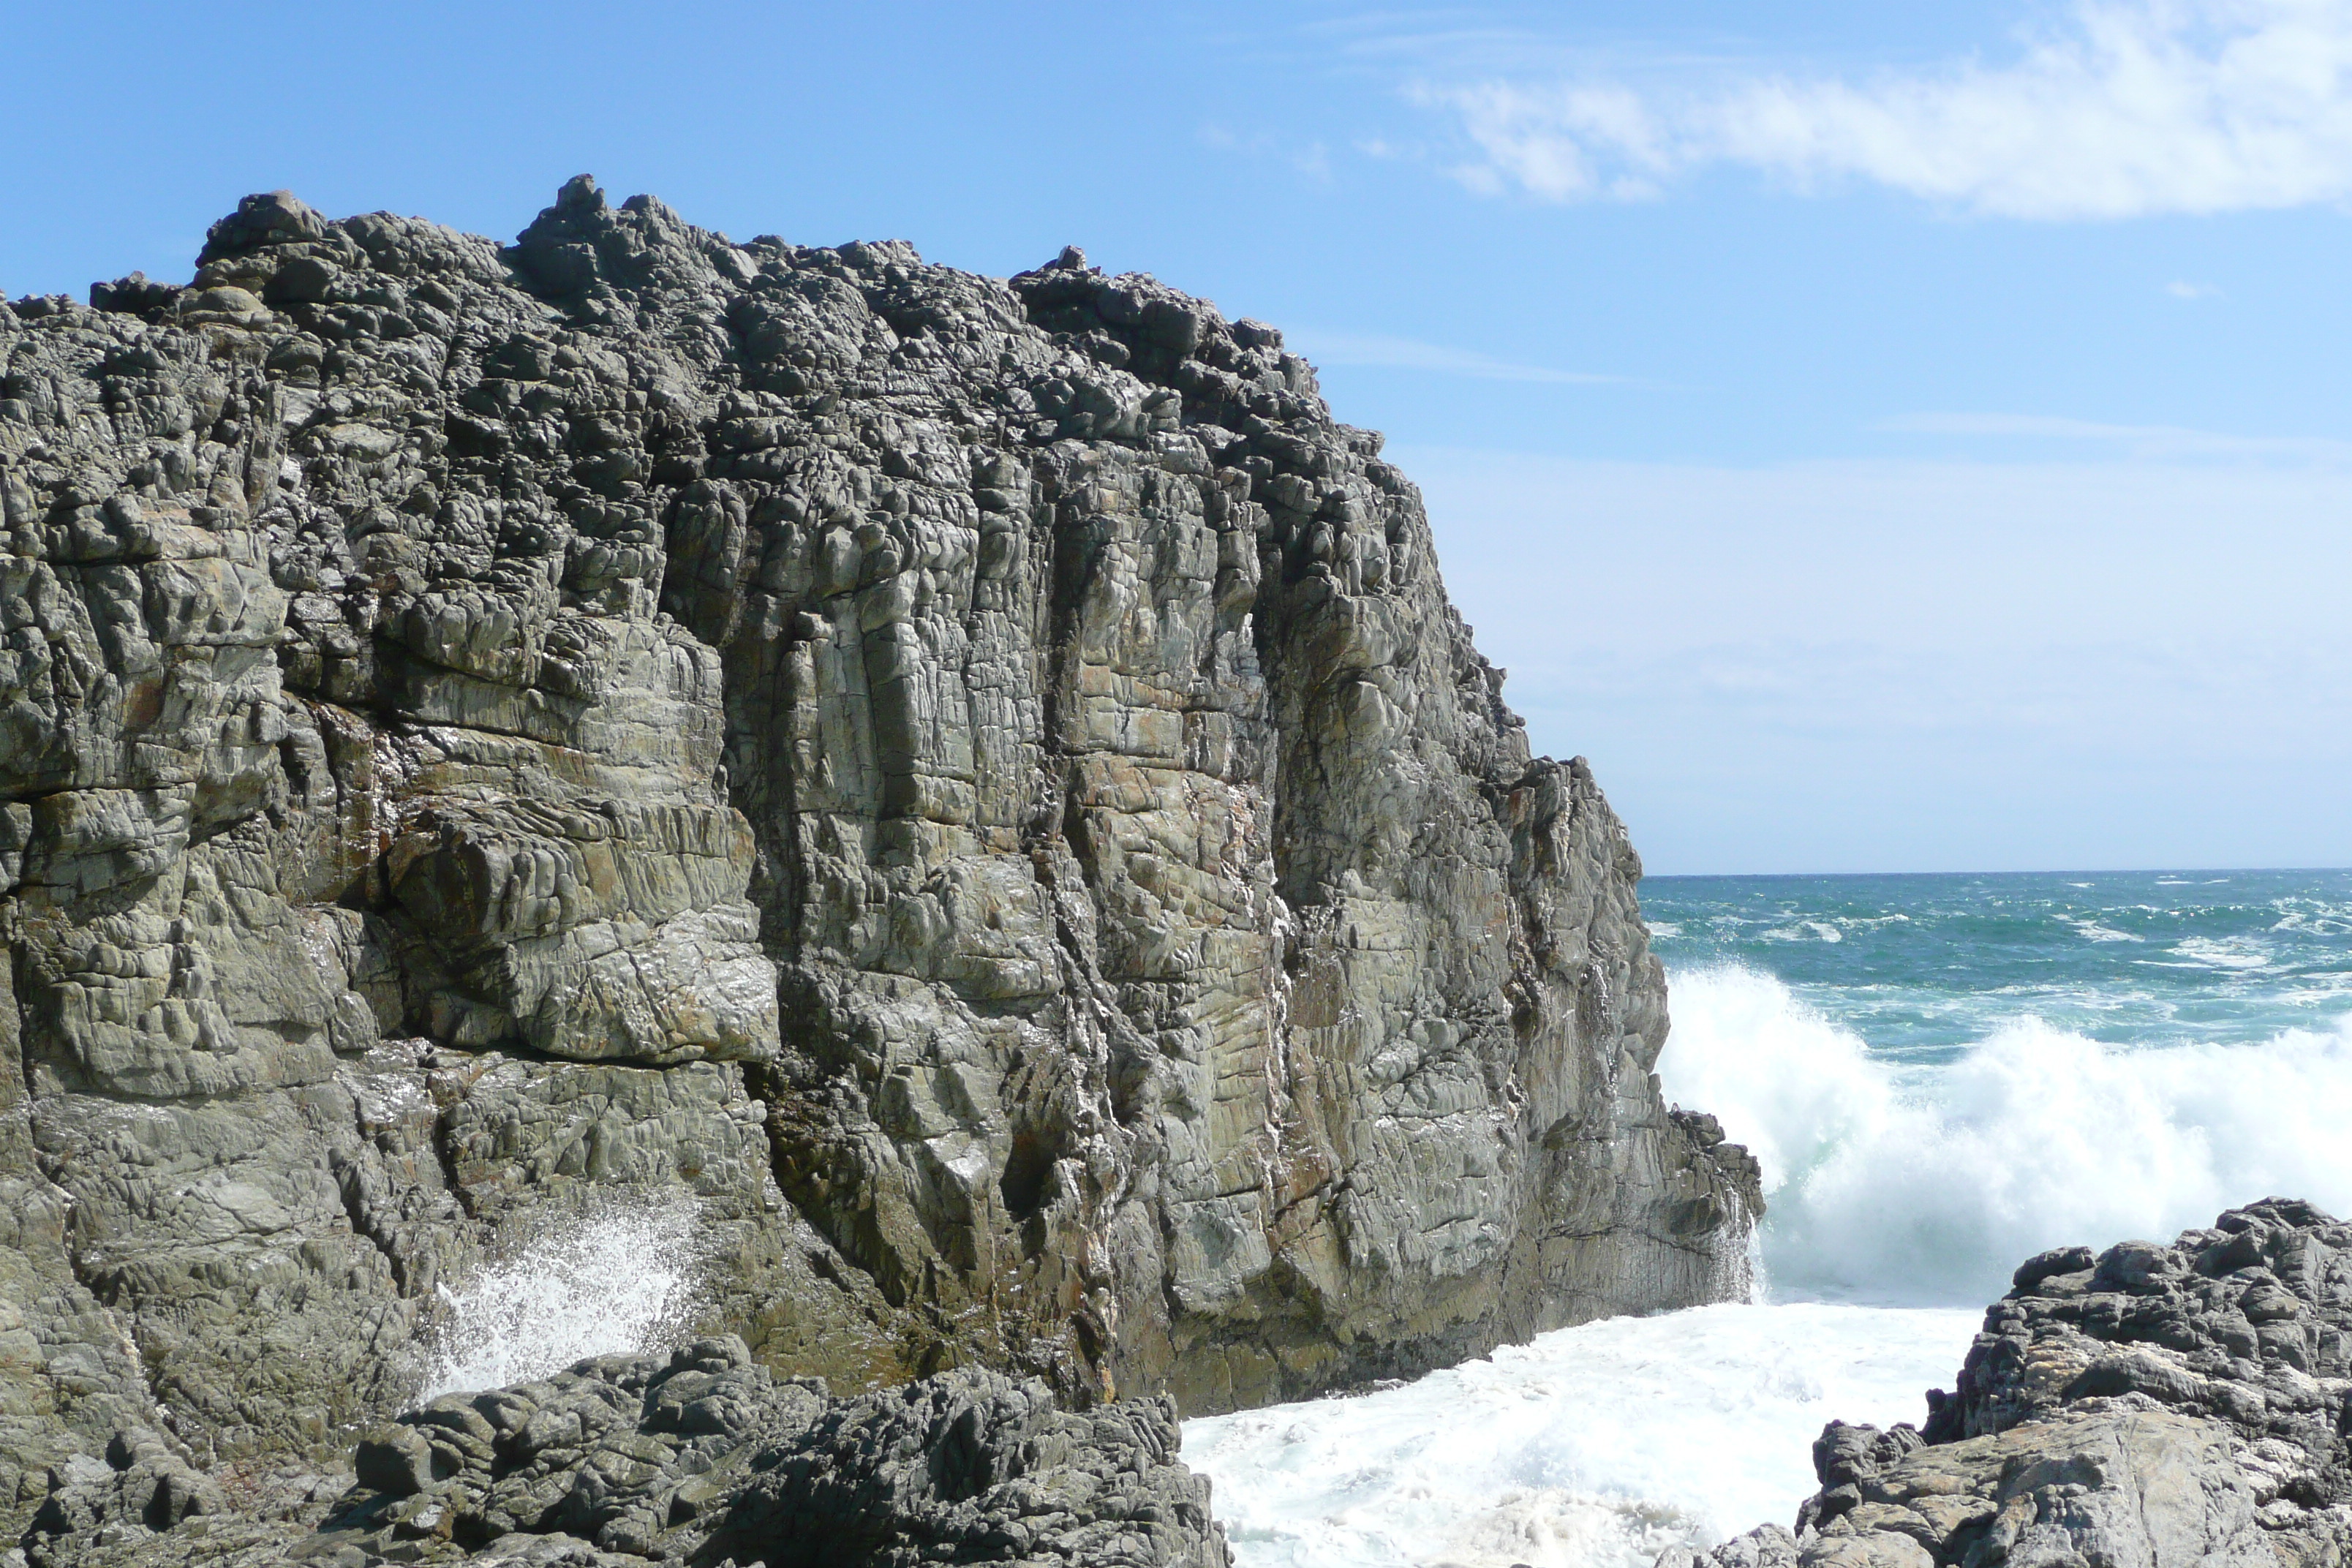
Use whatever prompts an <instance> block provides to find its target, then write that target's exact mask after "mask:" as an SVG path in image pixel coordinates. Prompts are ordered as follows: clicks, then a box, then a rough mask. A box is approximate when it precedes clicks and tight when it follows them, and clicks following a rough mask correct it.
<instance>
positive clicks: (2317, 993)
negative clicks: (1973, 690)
mask: <svg viewBox="0 0 2352 1568" xmlns="http://www.w3.org/2000/svg"><path fill="white" fill-rule="evenodd" d="M1642 903H1643V911H1644V913H1645V914H1646V915H1647V916H1648V917H1649V921H1650V927H1651V933H1652V937H1653V943H1654V948H1655V951H1656V952H1657V953H1658V955H1659V957H1660V958H1662V959H1664V961H1665V963H1666V964H1667V966H1668V967H1669V969H1671V970H1688V969H1693V968H1697V967H1701V966H1704V965H1706V964H1710V963H1740V964H1745V965H1748V966H1749V967H1751V968H1753V969H1756V970H1759V971H1761V972H1763V973H1768V974H1771V975H1774V976H1776V977H1778V978H1779V979H1780V980H1782V981H1784V982H1786V983H1787V984H1788V985H1789V986H1790V989H1791V990H1792V991H1793V992H1795V994H1797V995H1799V996H1801V997H1802V998H1803V999H1804V1000H1805V1001H1807V1002H1809V1003H1811V1004H1812V1005H1814V1006H1816V1007H1818V1008H1820V1009H1821V1010H1822V1012H1823V1013H1824V1014H1825V1015H1827V1016H1830V1017H1832V1018H1834V1019H1837V1020H1839V1021H1841V1022H1843V1023H1845V1024H1848V1025H1850V1026H1853V1028H1855V1029H1856V1030H1858V1031H1859V1032H1860V1034H1861V1036H1862V1037H1863V1038H1864V1040H1865V1041H1866V1042H1868V1044H1869V1045H1870V1047H1872V1049H1873V1050H1874V1052H1876V1053H1878V1054H1880V1055H1883V1056H1886V1057H1889V1058H1899V1059H1918V1060H1925V1061H1939V1060H1950V1059H1952V1058H1954V1057H1955V1056H1956V1055H1958V1053H1959V1052H1960V1051H1962V1050H1963V1049H1965V1048H1966V1047H1968V1046H1969V1045H1970V1044H1971V1043H1973V1042H1975V1041H1977V1040H1979V1039H1982V1038H1983V1037H1984V1036H1985V1035H1986V1033H1987V1032H1988V1030H1989V1029H1990V1028H1992V1027H1994V1026H1997V1025H1998V1024H1999V1023H2000V1021H2001V1020H2003V1019H2005V1018H2011V1017H2017V1016H2028V1015H2030V1016H2035V1017H2039V1018H2040V1019H2042V1021H2043V1022H2045V1023H2048V1024H2052V1025H2055V1026H2061V1027H2063V1028H2067V1029H2072V1030H2075V1031H2078V1032H2080V1033H2081V1034H2083V1035H2085V1036H2087V1037H2090V1038H2091V1039H2094V1040H2098V1041H2103V1042H2105V1043H2108V1044H2111V1045H2118V1046H2149V1045H2157V1044H2163V1043H2174V1044H2185V1043H2188V1042H2191V1041H2204V1042H2227V1043H2233V1044H2238V1043H2248V1042H2253V1041H2260V1040H2266V1039H2269V1038H2272V1037H2274V1036H2276V1035H2278V1034H2279V1033H2280V1032H2281V1031H2283V1030H2286V1029H2289V1028H2294V1027H2305V1028H2310V1027H2326V1026H2329V1025H2330V1024H2332V1022H2333V1021H2334V1020H2336V1019H2337V1018H2340V1017H2343V1016H2346V1015H2347V1014H2352V871H2133V872H2112V871H2110V872H2073V873H2065V874H2059V875H2051V874H2032V875H2013V876H1974V875H1964V876H1906V877H1655V878H1652V879H1649V880H1648V881H1646V882H1644V883H1643V885H1642ZM2347 1136H2352V1130H2347Z"/></svg>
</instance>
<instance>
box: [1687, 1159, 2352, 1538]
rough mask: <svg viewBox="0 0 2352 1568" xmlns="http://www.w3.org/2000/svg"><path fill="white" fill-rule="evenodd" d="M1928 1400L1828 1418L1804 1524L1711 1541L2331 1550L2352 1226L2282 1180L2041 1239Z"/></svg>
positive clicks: (2341, 1522)
mask: <svg viewBox="0 0 2352 1568" xmlns="http://www.w3.org/2000/svg"><path fill="white" fill-rule="evenodd" d="M1927 1401H1928V1406H1929V1411H1930V1414H1929V1416H1928V1420H1927V1426H1926V1429H1925V1431H1924V1432H1923V1431H1921V1430H1918V1429H1915V1428H1913V1427H1911V1426H1897V1427H1895V1429H1894V1430H1893V1431H1891V1432H1881V1431H1879V1430H1878V1429H1876V1428H1875V1427H1871V1426H1847V1425H1846V1424H1844V1423H1843V1422H1832V1423H1831V1424H1830V1425H1829V1426H1828V1427H1827V1428H1826V1429H1824V1430H1823V1432H1822V1436H1821V1439H1820V1441H1818V1442H1817V1443H1815V1444H1814V1445H1813V1467H1814V1469H1815V1471H1816V1472H1817V1473H1818V1474H1819V1476H1820V1478H1821V1482H1822V1490H1821V1491H1820V1492H1818V1493H1816V1494H1815V1495H1814V1496H1813V1497H1812V1498H1811V1500H1809V1501H1807V1502H1806V1504H1805V1505H1804V1508H1803V1510H1802V1511H1801V1513H1800V1515H1799V1517H1798V1521H1797V1531H1796V1533H1795V1534H1794V1535H1791V1534H1790V1532H1789V1531H1786V1530H1783V1529H1781V1528H1780V1526H1778V1525H1767V1526H1765V1527H1764V1528H1763V1529H1761V1530H1758V1531H1751V1532H1750V1533H1749V1534H1748V1535H1745V1536H1742V1537H1740V1538H1739V1539H1738V1540H1737V1541H1734V1542H1728V1543H1727V1544H1726V1545H1724V1546H1720V1547H1717V1548H1716V1549H1715V1550H1714V1551H1713V1552H1709V1553H1706V1557H1705V1559H1704V1560H1705V1561H1706V1562H1709V1563H1713V1564H1714V1565H1716V1568H1766V1565H1767V1564H1769V1565H1772V1568H1781V1565H1784V1564H1785V1565H1787V1568H1798V1565H1800V1564H1801V1565H1802V1568H1816V1565H1822V1564H1832V1563H1835V1564H1862V1563H1871V1564H1883V1565H1885V1568H1901V1565H1910V1568H1930V1565H1931V1564H1933V1565H1935V1568H1993V1565H1995V1564H2000V1563H2011V1564H2016V1565H2018V1568H2027V1565H2039V1564H2044V1563H2051V1564H2055V1563H2070V1564H2071V1563H2095V1564H2103V1565H2104V1564H2113V1565H2116V1568H2173V1565H2176V1564H2184V1565H2185V1564H2189V1563H2208V1564H2212V1565H2213V1568H2256V1565H2261V1568H2271V1565H2273V1564H2282V1565H2284V1568H2338V1565H2339V1564H2341V1563H2344V1562H2345V1561H2346V1560H2347V1553H2352V1468H2347V1460H2352V1225H2343V1224H2339V1223H2337V1222H2336V1221H2335V1220H2333V1219H2331V1218H2329V1217H2328V1216H2327V1215H2324V1214H2322V1213H2320V1212H2319V1211H2318V1210H2316V1209H2315V1208H2313V1207H2312V1206H2311V1205H2308V1204H2304V1203H2295V1202H2290V1201H2286V1200H2283V1199H2277V1198H2273V1199H2267V1200H2265V1201H2263V1202H2262V1203H2259V1204H2254V1205H2250V1206H2249V1207H2246V1208H2243V1209H2233V1210H2231V1212H2230V1213H2228V1214H2225V1215H2221V1218H2220V1219H2218V1220H2217V1221H2215V1222H2214V1226H2213V1228H2211V1229H2210V1230H2193V1231H2189V1232H2186V1233H2184V1234H2183V1235H2182V1236H2181V1237H2179V1240H2177V1241H2175V1242H2174V1243H2173V1244H2172V1245H2171V1246H2169V1247H2166V1246H2162V1245H2160V1244H2158V1243H2155V1242H2146V1241H2126V1242H2123V1243H2120V1244H2118V1245H2116V1246H2115V1247H2109V1248H2108V1249H2107V1250H2106V1251H2105V1252H2104V1253H2099V1254H2096V1255H2094V1254H2093V1253H2092V1251H2091V1249H2090V1248H2089V1247H2066V1248H2062V1249H2059V1250H2057V1251H2053V1252H2046V1253H2043V1254H2042V1255H2041V1256H2040V1257H2038V1258H2032V1259H2030V1260H2029V1261H2028V1262H2026V1263H2025V1264H2024V1265H2023V1266H2021V1268H2019V1269H2018V1270H2017V1275H2016V1288H2015V1289H2012V1290H2011V1292H2010V1293H2009V1295H2008V1296H2007V1297H2005V1298H2004V1299H2002V1300H2000V1301H1998V1302H1996V1303H1994V1305H1993V1306H1992V1308H1991V1309H1990V1310H1989V1311H1988V1312H1987V1313H1986V1314H1985V1327H1984V1331H1983V1332H1982V1333H1979V1335H1978V1336H1977V1339H1976V1343H1975V1344H1974V1346H1973V1347H1971V1348H1970V1350H1969V1357H1968V1363H1967V1364H1966V1366H1965V1367H1963V1368H1962V1370H1961V1373H1960V1376H1959V1386H1958V1391H1957V1392H1956V1393H1953V1394H1946V1393H1944V1392H1943V1391H1942V1390H1940V1389H1939V1390H1936V1391H1934V1392H1931V1393H1930V1394H1928V1396H1927ZM1692 1558H1693V1554H1691V1553H1688V1552H1680V1553H1676V1552H1669V1553H1667V1555H1666V1557H1664V1558H1661V1559H1660V1563H1661V1564H1662V1568H1695V1564H1694V1563H1693V1561H1692ZM1669 1559H1672V1560H1674V1561H1673V1562H1672V1563H1669V1561H1668V1560H1669Z"/></svg>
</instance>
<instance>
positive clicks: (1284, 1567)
mask: <svg viewBox="0 0 2352 1568" xmlns="http://www.w3.org/2000/svg"><path fill="white" fill-rule="evenodd" d="M1978 1320H1979V1314H1978V1313H1975V1312H1963V1311H1950V1310H1890V1309H1878V1308H1866V1307H1852V1306H1843V1305H1838V1304H1833V1303H1826V1302H1801V1303H1795V1304H1791V1305H1787V1306H1778V1307H1754V1306H1744V1305H1727V1306H1720V1307H1701V1308H1697V1309H1695V1310H1690V1311H1685V1312H1675V1313H1670V1314H1666V1315H1663V1316H1659V1317H1652V1318H1615V1319H1610V1320H1607V1321H1601V1322H1596V1323H1587V1324H1584V1325H1582V1326H1581V1327H1579V1328H1573V1329H1562V1330H1560V1331H1558V1332H1556V1333H1549V1334H1545V1335H1542V1336H1541V1337H1539V1338H1538V1339H1537V1340H1535V1341H1534V1342H1532V1343H1529V1344H1526V1345H1519V1346H1506V1347H1505V1348H1503V1349H1500V1350H1497V1351H1496V1352H1495V1353H1494V1355H1493V1356H1492V1357H1490V1358H1487V1359H1483V1360H1479V1361H1473V1362H1466V1363H1463V1364H1462V1365H1460V1366H1458V1367H1453V1368H1450V1369H1447V1370H1445V1371H1443V1372H1436V1373H1431V1374H1430V1375H1429V1376H1427V1377H1425V1378H1423V1379H1422V1380H1420V1381H1419V1382H1417V1383H1413V1384H1407V1385H1405V1386H1402V1387H1394V1388H1387V1389H1382V1390H1381V1391H1379V1392H1376V1393H1371V1394H1361V1395H1359V1396H1356V1397H1352V1398H1339V1399H1325V1400H1313V1401H1307V1402H1305V1403H1301V1404H1296V1405H1274V1406H1270V1407H1268V1408H1265V1409H1261V1410H1250V1411H1242V1412H1239V1413H1236V1414H1234V1415H1219V1416H1213V1417H1209V1418H1206V1419H1202V1420H1195V1421H1188V1422H1186V1423H1185V1424H1184V1460H1185V1462H1186V1463H1187V1464H1189V1465H1191V1466H1192V1468H1194V1469H1196V1470H1200V1471H1202V1473H1204V1474H1206V1475H1207V1476H1208V1477H1209V1478H1210V1479H1212V1480H1213V1482H1214V1483H1215V1487H1216V1507H1217V1514H1218V1517H1219V1518H1221V1519H1223V1521H1225V1526H1226V1529H1227V1531H1228V1532H1229V1533H1230V1535H1231V1538H1232V1542H1233V1548H1234V1562H1235V1563H1237V1564H1238V1565H1239V1568H1388V1565H1395V1568H1405V1565H1407V1564H1412V1565H1415V1568H1419V1565H1422V1564H1428V1563H1450V1564H1458V1565H1460V1568H1508V1565H1509V1564H1512V1563H1527V1564H1529V1565H1530V1568H1649V1565H1650V1563H1652V1562H1653V1561H1654V1559H1655V1558H1656V1556H1657V1554H1658V1553H1659V1552H1661V1551H1663V1550H1664V1548H1666V1547H1668V1546H1672V1545H1677V1544H1682V1545H1706V1544H1713V1543H1714V1542H1719V1541H1722V1540H1724V1539H1726V1538H1727V1537H1728V1536H1730V1535H1733V1534H1736V1533H1738V1531H1744V1530H1746V1529H1748V1528H1749V1527H1750V1526H1752V1525H1755V1524H1758V1523H1760V1522H1762V1521H1765V1520H1768V1519H1769V1520H1778V1521H1780V1522H1781V1523H1783V1524H1786V1523H1789V1522H1790V1521H1793V1519H1794V1518H1795V1514H1796V1510H1797V1505H1798V1503H1799V1502H1800V1501H1801V1500H1803V1499H1804V1498H1805V1497H1806V1496H1807V1495H1808V1494H1810V1493H1811V1491H1812V1490H1813V1489H1814V1486H1815V1484H1816V1482H1815V1480H1814V1477H1813V1471H1812V1465H1811V1443H1812V1440H1813V1438H1814V1437H1815V1436H1818V1435H1819V1434H1820V1432H1821V1429H1822V1423H1823V1422H1824V1421H1827V1420H1828V1419H1830V1418H1831V1417H1832V1416H1841V1417H1843V1418H1846V1419H1849V1420H1856V1421H1874V1422H1878V1423H1880V1424H1882V1425H1885V1424H1892V1423H1894V1422H1896V1421H1913V1422H1916V1421H1919V1420H1921V1419H1924V1418H1925V1415H1926V1413H1927V1405H1926V1402H1925V1399H1924V1398H1923V1393H1924V1391H1925V1390H1926V1389H1927V1388H1929V1387H1931V1386H1934V1385H1937V1384H1941V1385H1943V1386H1946V1387H1948V1386H1950V1383H1951V1378H1952V1374H1953V1373H1954V1372H1955V1371H1957V1370H1958V1366H1959V1364H1960V1361H1961V1359H1962V1357H1963V1356H1964V1355H1965V1354H1966V1353H1967V1351H1968V1346H1969V1338H1970V1336H1971V1335H1972V1334H1973V1333H1974V1331H1975V1330H1976V1327H1977V1323H1978Z"/></svg>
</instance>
